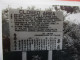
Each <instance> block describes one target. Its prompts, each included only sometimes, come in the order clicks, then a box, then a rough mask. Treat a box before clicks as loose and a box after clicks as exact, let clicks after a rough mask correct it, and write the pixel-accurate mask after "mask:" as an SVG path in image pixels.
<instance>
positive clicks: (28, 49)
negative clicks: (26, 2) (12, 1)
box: [2, 4, 80, 60]
mask: <svg viewBox="0 0 80 60" xmlns="http://www.w3.org/2000/svg"><path fill="white" fill-rule="evenodd" d="M79 16H80V6H65V5H53V4H52V5H46V4H43V5H41V6H40V4H39V6H38V5H31V6H26V7H25V8H24V7H23V6H21V7H18V8H13V7H10V6H7V7H6V8H4V9H3V10H2V44H3V47H2V48H3V60H80V58H79V57H80V21H79V20H80V17H79Z"/></svg>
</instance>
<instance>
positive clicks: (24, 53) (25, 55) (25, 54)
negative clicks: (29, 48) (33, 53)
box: [22, 51, 27, 60]
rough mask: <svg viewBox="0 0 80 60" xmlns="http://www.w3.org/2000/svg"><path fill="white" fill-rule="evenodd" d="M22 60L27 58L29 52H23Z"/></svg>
mask: <svg viewBox="0 0 80 60" xmlns="http://www.w3.org/2000/svg"><path fill="white" fill-rule="evenodd" d="M22 60H27V52H26V51H25V52H24V51H23V52H22Z"/></svg>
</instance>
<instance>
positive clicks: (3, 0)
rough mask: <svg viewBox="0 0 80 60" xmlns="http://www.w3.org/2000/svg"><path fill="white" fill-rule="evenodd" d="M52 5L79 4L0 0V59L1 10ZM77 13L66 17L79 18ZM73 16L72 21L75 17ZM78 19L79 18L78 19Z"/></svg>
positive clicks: (38, 0) (78, 3)
mask: <svg viewBox="0 0 80 60" xmlns="http://www.w3.org/2000/svg"><path fill="white" fill-rule="evenodd" d="M52 5H70V6H74V5H75V6H80V2H76V1H75V2H68V1H66V2H64V1H61V2H60V1H56V0H0V60H2V38H1V37H2V24H1V22H2V19H1V17H2V14H1V13H2V10H3V9H5V8H7V7H8V6H9V7H11V8H19V7H23V9H26V8H27V7H28V6H30V7H31V6H35V7H36V8H41V9H43V10H44V9H45V8H49V7H52ZM77 15H78V17H77ZM77 15H75V14H74V15H70V16H68V17H67V19H68V18H69V17H70V19H71V17H73V16H74V17H75V16H76V17H75V18H79V16H80V13H79V14H77ZM75 18H73V19H72V21H73V20H74V19H75ZM78 21H79V19H78Z"/></svg>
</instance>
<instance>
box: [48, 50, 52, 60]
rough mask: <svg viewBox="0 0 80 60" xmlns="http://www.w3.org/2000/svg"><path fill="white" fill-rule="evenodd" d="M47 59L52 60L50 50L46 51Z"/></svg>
mask: <svg viewBox="0 0 80 60" xmlns="http://www.w3.org/2000/svg"><path fill="white" fill-rule="evenodd" d="M48 60H52V50H51V51H50V50H49V51H48Z"/></svg>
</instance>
